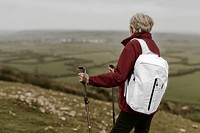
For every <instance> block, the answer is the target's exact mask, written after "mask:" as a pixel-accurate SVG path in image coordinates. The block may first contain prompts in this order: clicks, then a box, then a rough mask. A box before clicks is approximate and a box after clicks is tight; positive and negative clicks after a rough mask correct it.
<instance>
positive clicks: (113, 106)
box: [109, 65, 115, 127]
mask: <svg viewBox="0 0 200 133" xmlns="http://www.w3.org/2000/svg"><path fill="white" fill-rule="evenodd" d="M109 67H110V68H112V69H115V67H114V66H113V65H109ZM114 100H115V97H114V88H113V87H112V113H113V127H114V126H115V101H114Z"/></svg>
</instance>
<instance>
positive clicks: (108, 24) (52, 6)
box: [0, 0, 200, 33]
mask: <svg viewBox="0 0 200 133" xmlns="http://www.w3.org/2000/svg"><path fill="white" fill-rule="evenodd" d="M199 4H200V2H199V1H198V0H190V1H188V0H176V1H174V0H173V1H172V0H168V1H166V0H151V1H147V0H134V1H133V0H126V1H122V0H99V1H96V0H1V1H0V16H1V25H0V30H6V29H14V30H23V29H85V30H106V29H107V30H128V24H129V19H130V17H131V16H132V15H133V14H135V13H136V12H143V13H146V14H149V15H150V16H152V18H153V19H154V20H155V24H156V25H155V29H154V30H155V31H164V32H165V31H167V32H183V31H184V30H187V31H188V32H194V31H195V32H199V33H200V29H197V27H196V25H198V23H199V22H200V14H199V12H200V9H199V7H198V5H199Z"/></svg>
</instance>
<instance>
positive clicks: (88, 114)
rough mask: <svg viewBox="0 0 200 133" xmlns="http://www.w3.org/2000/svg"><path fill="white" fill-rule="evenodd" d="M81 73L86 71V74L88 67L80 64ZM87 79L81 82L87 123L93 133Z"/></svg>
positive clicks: (90, 132)
mask: <svg viewBox="0 0 200 133" xmlns="http://www.w3.org/2000/svg"><path fill="white" fill-rule="evenodd" d="M78 69H79V73H84V74H86V69H85V67H83V66H79V67H78ZM84 80H85V79H83V81H82V82H81V83H82V85H83V90H84V92H83V96H84V102H85V112H86V118H87V125H88V129H89V133H92V126H91V122H90V112H89V105H88V104H89V100H88V97H87V90H86V82H85V81H84Z"/></svg>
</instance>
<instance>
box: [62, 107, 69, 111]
mask: <svg viewBox="0 0 200 133" xmlns="http://www.w3.org/2000/svg"><path fill="white" fill-rule="evenodd" d="M60 110H61V111H69V110H70V107H60Z"/></svg>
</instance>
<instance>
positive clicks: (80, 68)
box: [78, 66, 86, 73]
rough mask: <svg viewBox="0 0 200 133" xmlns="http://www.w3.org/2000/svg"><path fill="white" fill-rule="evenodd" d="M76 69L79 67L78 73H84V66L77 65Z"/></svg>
mask: <svg viewBox="0 0 200 133" xmlns="http://www.w3.org/2000/svg"><path fill="white" fill-rule="evenodd" d="M78 69H79V71H78V72H79V73H85V72H86V70H85V67H84V66H79V67H78Z"/></svg>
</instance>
